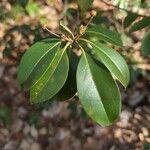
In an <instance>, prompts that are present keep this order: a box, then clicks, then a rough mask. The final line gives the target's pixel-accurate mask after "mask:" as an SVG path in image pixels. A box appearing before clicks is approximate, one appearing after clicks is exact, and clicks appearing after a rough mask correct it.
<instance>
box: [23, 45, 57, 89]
mask: <svg viewBox="0 0 150 150" xmlns="http://www.w3.org/2000/svg"><path fill="white" fill-rule="evenodd" d="M59 47H60V45H57V46H55V47H54V48H52V49H51V50H50V51H49V52H48V53H47V54H46V55H45V56H44V57H43V58H42V59H41V60H40V61H39V63H38V64H37V65H36V66H35V68H34V69H33V71H32V73H31V74H30V76H29V77H28V79H27V80H26V82H25V83H23V88H24V89H30V88H31V87H32V86H33V85H34V84H35V83H36V82H37V80H38V79H39V78H40V77H41V76H42V75H43V74H44V72H45V70H46V69H47V68H48V66H49V64H50V63H51V62H52V60H53V58H54V56H55V54H56V53H57V51H58V49H59Z"/></svg>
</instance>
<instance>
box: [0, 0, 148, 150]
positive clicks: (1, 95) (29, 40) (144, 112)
mask: <svg viewBox="0 0 150 150" xmlns="http://www.w3.org/2000/svg"><path fill="white" fill-rule="evenodd" d="M105 2H106V1H105ZM105 2H103V1H102V0H95V1H94V3H93V6H92V9H95V10H97V16H96V17H95V18H94V20H93V22H94V23H95V24H102V25H103V26H106V27H109V28H110V29H115V30H117V31H118V32H119V33H121V35H122V39H123V42H124V49H123V50H121V52H122V54H123V55H124V56H125V58H126V60H127V62H128V65H129V68H130V75H131V80H130V85H129V86H128V88H127V89H126V90H124V89H123V88H122V87H120V89H121V93H122V103H123V107H122V112H121V114H120V118H119V119H118V120H117V121H116V122H115V123H114V124H113V125H112V126H109V127H101V126H99V125H97V124H96V123H95V122H93V121H92V120H91V119H90V118H89V117H88V116H87V115H86V114H85V113H84V111H83V110H82V107H81V105H80V103H79V101H78V98H76V97H75V98H72V99H71V100H65V101H60V100H61V98H60V99H59V98H57V100H55V98H54V99H53V100H51V101H49V102H46V103H44V104H40V105H31V104H30V103H29V93H28V92H26V91H23V90H22V89H21V88H20V86H19V84H18V82H17V66H18V64H19V62H20V59H21V56H22V55H23V53H24V52H25V51H26V50H27V49H28V48H29V46H31V45H32V44H33V43H34V42H36V41H38V40H40V39H42V38H45V37H48V36H50V35H49V33H48V32H47V31H45V30H44V29H43V26H44V25H47V26H48V28H49V29H50V30H51V31H53V32H59V20H60V19H65V20H67V21H69V25H70V27H72V26H74V24H75V22H76V16H77V4H76V1H73V0H72V1H71V0H68V1H67V0H0V150H142V149H144V150H150V84H149V83H150V61H149V58H148V57H144V56H143V55H142V53H141V41H142V39H143V37H144V35H145V33H147V32H149V31H150V30H149V27H148V28H145V29H142V30H139V31H137V32H134V33H132V34H130V35H129V34H128V32H127V31H128V29H124V28H123V20H124V18H125V16H126V15H127V12H126V11H123V10H119V9H118V7H120V8H121V9H126V10H130V11H133V12H137V13H139V14H141V15H146V16H148V15H150V7H149V6H150V1H149V0H133V1H130V0H128V1H125V0H114V1H107V2H109V4H112V5H109V4H107V2H106V3H105ZM113 5H115V6H116V7H115V6H113ZM87 15H88V14H87Z"/></svg>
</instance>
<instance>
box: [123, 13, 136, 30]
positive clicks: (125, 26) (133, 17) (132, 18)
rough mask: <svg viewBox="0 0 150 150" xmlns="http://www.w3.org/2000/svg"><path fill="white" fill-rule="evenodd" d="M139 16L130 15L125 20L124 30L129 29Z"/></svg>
mask: <svg viewBox="0 0 150 150" xmlns="http://www.w3.org/2000/svg"><path fill="white" fill-rule="evenodd" d="M137 17H138V15H137V14H136V13H128V15H127V16H126V17H125V19H124V28H127V27H128V26H129V25H130V24H132V22H133V21H135V20H136V18H137Z"/></svg>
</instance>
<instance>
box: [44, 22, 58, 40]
mask: <svg viewBox="0 0 150 150" xmlns="http://www.w3.org/2000/svg"><path fill="white" fill-rule="evenodd" d="M43 29H44V30H46V31H47V32H49V33H50V34H52V35H54V36H56V37H59V38H60V35H58V34H56V33H54V32H52V31H50V30H49V29H48V28H47V26H46V25H45V26H43Z"/></svg>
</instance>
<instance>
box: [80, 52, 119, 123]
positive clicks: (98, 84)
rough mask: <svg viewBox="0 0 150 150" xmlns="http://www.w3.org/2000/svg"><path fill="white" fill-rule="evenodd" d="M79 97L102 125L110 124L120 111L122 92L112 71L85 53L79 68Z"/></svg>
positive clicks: (91, 115) (91, 114)
mask: <svg viewBox="0 0 150 150" xmlns="http://www.w3.org/2000/svg"><path fill="white" fill-rule="evenodd" d="M77 89H78V93H79V99H80V101H81V104H82V106H83V108H84V110H85V111H86V112H87V114H88V115H89V116H90V117H91V118H92V119H93V120H94V121H96V122H97V123H98V124H100V125H110V124H112V123H113V122H114V121H115V120H116V119H117V117H118V115H119V113H120V108H121V105H120V94H119V90H118V87H117V85H116V83H115V81H114V80H113V78H112V76H111V74H110V72H109V71H108V70H107V69H106V68H105V67H104V66H103V65H102V64H101V65H99V66H98V65H97V64H96V63H95V62H94V61H93V60H92V58H91V57H90V56H89V55H88V54H85V53H84V54H83V56H82V58H81V60H80V62H79V66H78V69H77Z"/></svg>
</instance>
